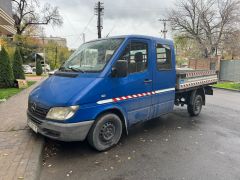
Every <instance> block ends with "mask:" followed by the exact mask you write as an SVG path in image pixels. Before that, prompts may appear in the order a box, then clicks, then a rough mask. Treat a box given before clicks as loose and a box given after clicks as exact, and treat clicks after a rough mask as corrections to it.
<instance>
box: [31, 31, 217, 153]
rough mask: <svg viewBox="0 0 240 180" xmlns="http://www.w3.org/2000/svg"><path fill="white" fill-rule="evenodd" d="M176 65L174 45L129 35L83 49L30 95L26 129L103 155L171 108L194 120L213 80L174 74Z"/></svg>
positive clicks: (209, 75) (206, 74)
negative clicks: (87, 146)
mask: <svg viewBox="0 0 240 180" xmlns="http://www.w3.org/2000/svg"><path fill="white" fill-rule="evenodd" d="M88 51H90V52H95V54H96V56H93V55H92V54H91V53H85V52H88ZM110 51H111V52H112V54H111V56H110V55H109V53H107V52H110ZM83 54H85V55H84V56H83ZM106 56H107V57H106ZM175 63H176V59H175V52H174V44H173V42H172V41H170V40H166V39H161V38H156V37H150V36H139V35H138V36H137V35H129V36H118V37H112V38H106V39H100V40H95V41H91V42H88V43H85V44H83V45H82V46H81V48H79V49H78V50H77V51H76V52H75V53H74V54H73V55H72V56H71V57H70V58H69V59H68V60H67V61H66V62H65V64H63V65H62V66H61V67H60V68H59V71H57V72H55V73H54V74H53V75H52V76H50V77H49V78H48V79H47V80H45V81H44V82H43V83H42V84H41V85H39V86H38V87H37V88H35V89H34V90H33V91H32V92H31V93H30V95H29V100H28V102H29V103H28V111H27V116H28V126H29V127H30V128H31V129H32V130H33V131H35V132H37V133H40V134H42V135H44V136H46V137H49V138H52V139H57V140H61V141H83V140H85V139H87V140H88V142H89V144H90V145H92V146H93V147H94V148H95V149H97V150H98V151H104V150H107V149H109V148H111V147H113V146H114V145H116V144H117V143H118V142H119V140H120V138H121V136H122V134H123V133H124V132H125V133H126V134H127V133H128V130H129V128H130V127H131V126H133V125H134V124H137V123H139V122H144V121H148V120H150V119H154V118H157V117H159V116H161V115H164V114H167V113H170V112H172V111H173V110H174V105H181V106H184V105H187V110H188V112H189V114H190V115H191V116H198V115H199V114H200V112H201V109H202V106H203V105H205V103H206V101H205V99H206V96H205V95H213V90H212V87H211V86H209V85H211V84H214V83H216V82H217V75H216V73H215V72H214V71H198V70H177V71H176V69H175ZM159 133H161V132H159Z"/></svg>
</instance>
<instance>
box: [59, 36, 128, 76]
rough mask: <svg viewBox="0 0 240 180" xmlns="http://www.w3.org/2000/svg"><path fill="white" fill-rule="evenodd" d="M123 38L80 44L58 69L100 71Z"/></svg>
mask: <svg viewBox="0 0 240 180" xmlns="http://www.w3.org/2000/svg"><path fill="white" fill-rule="evenodd" d="M123 40H124V39H120V38H115V39H114V38H112V39H103V40H97V41H92V42H89V43H86V44H83V45H81V46H80V47H79V48H78V50H76V51H75V52H74V53H73V54H72V55H71V56H70V58H69V59H68V60H67V61H66V62H65V63H64V64H63V66H62V67H61V68H60V69H59V70H60V71H76V72H83V73H84V72H100V71H102V70H103V68H104V67H105V65H106V64H107V63H108V61H109V60H110V59H111V57H112V56H113V54H114V53H115V51H116V50H117V49H118V47H119V46H120V45H121V43H122V42H123Z"/></svg>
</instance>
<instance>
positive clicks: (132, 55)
mask: <svg viewBox="0 0 240 180" xmlns="http://www.w3.org/2000/svg"><path fill="white" fill-rule="evenodd" d="M147 54H148V44H147V43H144V42H140V41H132V42H130V43H129V44H128V45H127V47H126V49H125V50H124V52H123V54H122V55H121V57H120V60H127V61H128V73H129V74H131V73H137V72H142V71H145V70H146V69H147V62H148V55H147Z"/></svg>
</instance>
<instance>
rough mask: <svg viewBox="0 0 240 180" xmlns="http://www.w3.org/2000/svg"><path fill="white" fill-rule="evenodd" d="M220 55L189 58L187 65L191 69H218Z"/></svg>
mask: <svg viewBox="0 0 240 180" xmlns="http://www.w3.org/2000/svg"><path fill="white" fill-rule="evenodd" d="M220 60H221V57H220V56H217V57H213V58H205V59H204V58H203V59H189V61H188V67H189V68H192V69H203V70H216V71H219V69H220Z"/></svg>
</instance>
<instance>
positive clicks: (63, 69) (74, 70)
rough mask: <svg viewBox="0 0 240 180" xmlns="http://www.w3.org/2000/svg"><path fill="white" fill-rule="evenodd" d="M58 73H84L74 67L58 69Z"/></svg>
mask: <svg viewBox="0 0 240 180" xmlns="http://www.w3.org/2000/svg"><path fill="white" fill-rule="evenodd" d="M59 71H65V72H69V71H73V72H81V73H85V71H83V70H81V69H78V68H74V67H64V66H62V67H60V68H59Z"/></svg>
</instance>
